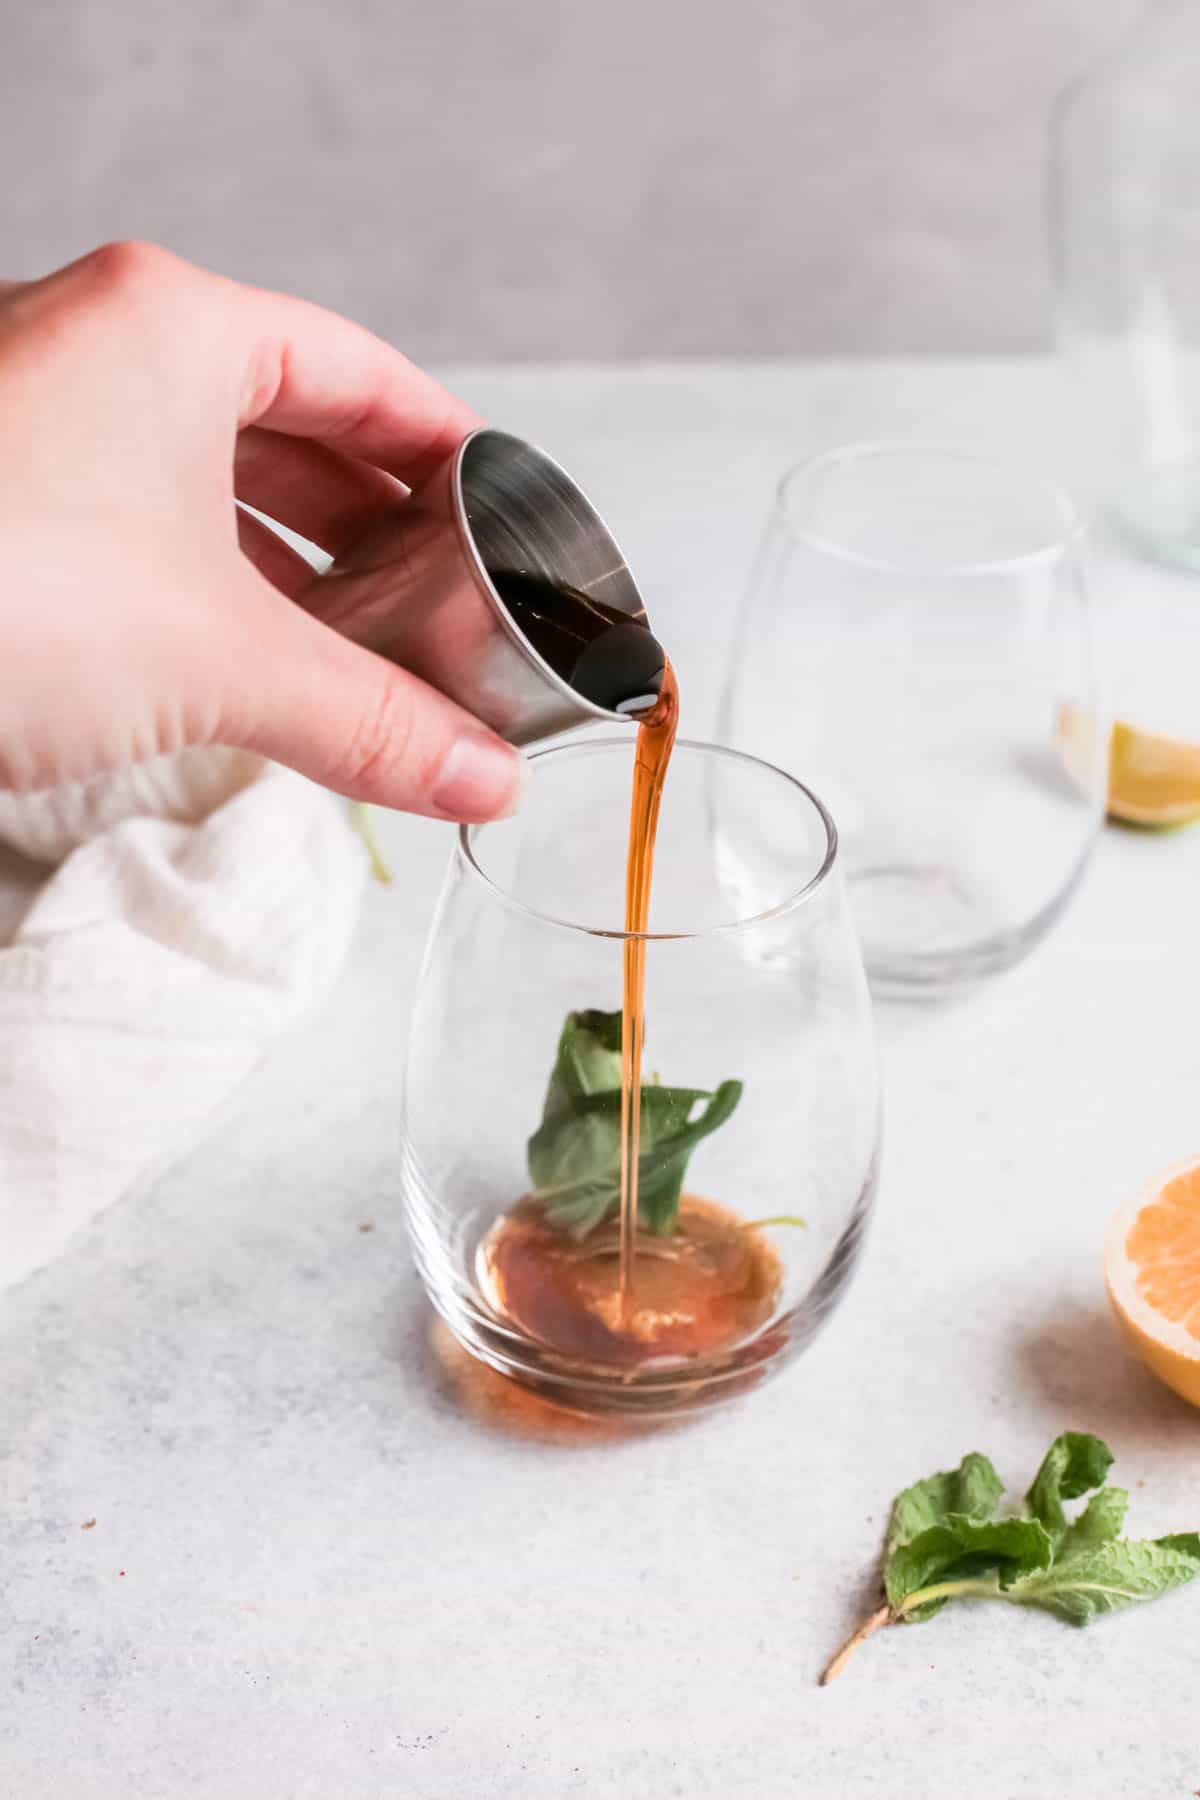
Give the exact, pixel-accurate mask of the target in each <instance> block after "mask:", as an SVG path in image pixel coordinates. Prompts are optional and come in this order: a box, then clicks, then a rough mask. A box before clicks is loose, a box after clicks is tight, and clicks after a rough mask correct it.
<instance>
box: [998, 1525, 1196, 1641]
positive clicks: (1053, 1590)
mask: <svg viewBox="0 0 1200 1800" xmlns="http://www.w3.org/2000/svg"><path fill="white" fill-rule="evenodd" d="M1187 1535H1190V1536H1192V1537H1194V1536H1195V1534H1194V1533H1193V1534H1186V1535H1185V1540H1184V1541H1186V1536H1187ZM1197 1575H1200V1556H1193V1555H1190V1554H1189V1553H1188V1551H1186V1550H1184V1549H1180V1548H1178V1547H1177V1542H1176V1543H1173V1542H1172V1541H1171V1540H1170V1539H1164V1538H1160V1539H1153V1538H1147V1539H1145V1540H1143V1541H1142V1542H1141V1543H1119V1542H1111V1543H1106V1544H1101V1545H1099V1546H1098V1547H1097V1548H1096V1549H1094V1550H1092V1549H1084V1550H1078V1551H1076V1552H1075V1553H1074V1554H1072V1555H1069V1556H1064V1557H1063V1558H1062V1560H1061V1561H1056V1562H1055V1563H1054V1564H1053V1565H1052V1567H1050V1568H1049V1569H1045V1570H1041V1571H1039V1572H1038V1573H1036V1574H1032V1575H1029V1576H1026V1577H1025V1578H1024V1579H1023V1580H1021V1581H1018V1582H1017V1583H1015V1585H1014V1586H1013V1588H1012V1589H1011V1591H1010V1593H1009V1595H1008V1598H1009V1599H1010V1600H1014V1601H1016V1602H1017V1603H1018V1604H1019V1605H1021V1606H1037V1607H1040V1608H1042V1610H1043V1611H1045V1612H1052V1613H1054V1614H1055V1615H1056V1616H1057V1617H1058V1618H1060V1619H1065V1620H1067V1622H1068V1623H1069V1624H1071V1625H1090V1624H1091V1622H1092V1620H1093V1619H1098V1618H1100V1617H1101V1616H1102V1615H1103V1614H1105V1613H1111V1612H1119V1611H1121V1610H1122V1608H1124V1607H1126V1606H1135V1605H1137V1603H1138V1602H1139V1601H1141V1600H1157V1599H1158V1597H1159V1595H1160V1594H1166V1593H1169V1592H1170V1590H1171V1589H1172V1588H1177V1587H1182V1586H1183V1585H1184V1584H1185V1583H1186V1582H1189V1581H1194V1580H1195V1579H1196V1576H1197Z"/></svg>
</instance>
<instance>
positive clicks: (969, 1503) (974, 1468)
mask: <svg viewBox="0 0 1200 1800" xmlns="http://www.w3.org/2000/svg"><path fill="white" fill-rule="evenodd" d="M1003 1492H1004V1483H1003V1482H1002V1481H1001V1479H1000V1477H999V1476H998V1475H997V1473H996V1471H995V1469H994V1468H993V1467H992V1465H991V1463H990V1462H989V1461H988V1459H987V1457H986V1456H981V1455H980V1454H979V1452H978V1451H977V1450H972V1451H971V1452H970V1453H969V1454H968V1455H966V1456H964V1457H963V1459H962V1461H961V1462H960V1463H959V1465H958V1467H957V1469H946V1470H943V1471H942V1472H941V1473H940V1474H937V1475H927V1476H926V1477H925V1480H924V1481H917V1482H914V1483H913V1485H912V1487H909V1488H905V1489H904V1491H903V1493H900V1494H897V1495H896V1498H895V1499H894V1500H893V1501H892V1511H891V1516H890V1518H889V1520H888V1529H887V1538H886V1540H885V1543H884V1547H883V1554H884V1561H885V1562H887V1561H888V1560H889V1559H890V1558H891V1557H892V1555H893V1554H894V1553H895V1551H896V1550H898V1549H899V1548H900V1547H901V1545H903V1544H909V1543H911V1542H912V1540H913V1538H915V1537H916V1536H917V1533H918V1532H921V1531H924V1530H926V1529H927V1527H928V1526H930V1525H941V1524H942V1523H943V1522H944V1521H945V1519H946V1518H947V1516H948V1515H949V1514H950V1513H958V1514H960V1515H961V1516H962V1517H964V1518H967V1519H990V1518H991V1517H992V1515H993V1513H994V1512H995V1510H996V1502H997V1501H998V1500H999V1498H1000V1496H1001V1494H1002V1493H1003Z"/></svg>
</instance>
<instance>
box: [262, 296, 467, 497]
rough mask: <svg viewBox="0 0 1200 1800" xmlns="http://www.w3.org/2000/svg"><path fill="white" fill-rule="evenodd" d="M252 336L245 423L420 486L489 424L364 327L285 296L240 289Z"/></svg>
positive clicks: (409, 484)
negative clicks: (471, 435) (469, 437)
mask: <svg viewBox="0 0 1200 1800" xmlns="http://www.w3.org/2000/svg"><path fill="white" fill-rule="evenodd" d="M235 311H236V313H237V316H238V320H239V325H240V326H241V328H242V329H243V330H244V331H245V332H246V333H247V334H248V335H247V360H246V370H245V381H244V385H243V389H242V397H241V406H240V417H239V421H238V423H239V425H242V426H244V425H264V426H266V427H268V428H269V429H270V430H271V431H280V432H284V433H286V434H288V435H289V436H293V437H306V438H315V439H317V440H318V441H319V442H320V443H323V444H328V445H330V446H331V447H332V448H333V449H336V450H340V451H341V452H342V453H343V454H344V455H346V456H351V457H355V458H357V459H358V460H359V461H361V462H368V463H373V464H374V465H375V466H376V467H377V468H380V469H386V470H387V471H388V473H389V474H391V475H395V476H397V477H398V478H399V479H400V480H401V481H403V482H404V483H405V484H406V485H407V486H408V487H416V486H417V485H419V483H420V482H421V481H422V480H423V479H424V477H425V476H426V475H428V474H430V473H431V472H432V470H433V469H434V468H435V467H436V466H437V464H438V463H440V462H442V461H443V460H444V459H445V458H446V457H448V456H450V455H451V454H452V453H453V451H454V450H456V449H457V448H458V445H459V444H460V443H461V442H462V440H463V438H464V437H466V436H467V434H468V433H469V432H471V431H474V430H475V428H476V427H477V426H479V425H481V424H482V423H483V420H482V419H481V418H480V417H479V415H478V414H477V413H475V412H473V411H472V409H471V408H470V407H469V406H468V405H467V404H466V403H465V401H462V400H459V399H458V398H457V397H456V396H455V395H454V394H452V393H450V391H449V389H447V388H444V387H443V386H442V385H441V383H440V382H438V381H435V380H434V379H433V376H432V375H427V374H426V373H425V371H424V370H423V369H419V368H418V367H417V366H416V364H415V363H411V362H409V360H408V358H407V357H406V356H403V355H401V353H400V351H399V350H395V349H393V348H392V346H391V345H390V344H385V343H384V341H383V339H382V338H377V337H376V336H375V335H374V334H373V333H372V332H370V331H367V330H366V329H365V327H364V326H362V325H355V324H354V323H353V322H352V321H351V320H349V319H344V318H342V317H341V316H340V315H339V314H338V313H333V312H327V311H326V310H325V309H324V308H323V307H320V306H314V305H311V304H310V303H309V302H308V301H307V300H294V299H292V298H290V297H289V296H288V295H286V294H272V293H268V292H266V291H265V290H262V289H257V288H241V289H239V290H238V303H237V306H236V308H235Z"/></svg>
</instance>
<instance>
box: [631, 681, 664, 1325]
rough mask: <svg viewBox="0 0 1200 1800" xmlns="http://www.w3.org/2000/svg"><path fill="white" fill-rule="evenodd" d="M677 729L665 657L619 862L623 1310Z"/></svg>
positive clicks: (641, 734)
mask: <svg viewBox="0 0 1200 1800" xmlns="http://www.w3.org/2000/svg"><path fill="white" fill-rule="evenodd" d="M678 726H679V684H678V683H677V681H676V680H675V671H674V669H673V668H672V667H671V662H670V658H669V657H668V659H667V662H666V665H665V667H664V669H663V678H662V686H661V687H660V688H659V691H658V702H657V704H656V705H655V706H654V707H653V709H652V710H651V711H650V712H648V713H645V714H643V716H642V719H641V721H640V723H639V725H638V734H637V748H636V750H635V752H634V758H633V798H632V800H631V801H630V805H629V850H628V853H627V855H626V858H625V934H626V935H625V950H624V983H623V989H624V991H623V994H622V1001H621V1005H622V1011H621V1211H620V1248H619V1257H620V1262H619V1281H620V1292H621V1307H622V1311H623V1312H628V1311H629V1309H630V1305H631V1301H632V1295H633V1259H634V1256H635V1254H636V1251H637V1217H638V1163H639V1159H640V1156H641V1148H642V1047H643V1045H644V1044H645V1041H646V939H645V932H646V929H647V927H648V925H649V921H650V883H651V881H652V879H653V876H654V846H655V843H656V842H657V839H658V813H659V807H660V806H661V804H662V792H663V784H664V782H665V781H666V779H667V765H668V764H669V762H670V760H671V751H672V750H673V749H674V747H675V733H676V730H677V729H678Z"/></svg>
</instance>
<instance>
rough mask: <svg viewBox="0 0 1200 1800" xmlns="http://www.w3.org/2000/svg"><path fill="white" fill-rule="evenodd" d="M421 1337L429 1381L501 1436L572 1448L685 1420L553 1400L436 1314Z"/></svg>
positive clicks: (623, 1439) (658, 1431) (657, 1431)
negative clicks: (598, 1414)
mask: <svg viewBox="0 0 1200 1800" xmlns="http://www.w3.org/2000/svg"><path fill="white" fill-rule="evenodd" d="M421 1341H422V1347H423V1356H424V1361H425V1365H426V1371H425V1372H426V1374H427V1376H428V1379H429V1381H430V1382H431V1384H432V1385H433V1386H434V1387H435V1388H436V1389H437V1390H438V1392H439V1393H440V1394H441V1395H442V1396H443V1397H444V1398H446V1399H448V1400H449V1401H450V1402H451V1403H452V1404H453V1405H454V1406H455V1407H456V1408H457V1409H458V1410H459V1411H460V1412H461V1413H463V1414H464V1416H465V1417H467V1418H469V1419H471V1420H473V1421H474V1422H475V1423H476V1424H477V1425H482V1426H483V1427H485V1429H487V1430H489V1431H495V1432H498V1433H500V1434H501V1435H502V1436H504V1437H509V1438H521V1439H523V1440H525V1441H526V1442H529V1443H538V1444H552V1445H555V1446H556V1447H560V1448H565V1449H576V1448H586V1447H588V1446H590V1445H593V1444H615V1443H625V1442H629V1441H631V1440H632V1439H635V1438H642V1437H647V1436H650V1435H651V1434H653V1435H655V1436H657V1435H660V1434H661V1433H663V1432H665V1431H678V1430H680V1429H682V1425H683V1421H681V1422H680V1423H679V1424H674V1423H672V1422H658V1421H653V1422H648V1423H638V1422H636V1421H635V1422H631V1421H627V1420H623V1419H603V1418H595V1419H593V1418H589V1417H587V1415H586V1414H583V1413H576V1412H570V1411H568V1410H567V1408H565V1407H561V1406H555V1405H554V1404H553V1403H552V1402H551V1401H549V1400H543V1399H542V1398H541V1396H540V1395H538V1394H534V1393H531V1392H530V1391H529V1389H528V1388H523V1387H520V1386H518V1384H517V1383H516V1382H515V1381H510V1380H509V1379H508V1377H507V1376H505V1375H501V1374H499V1373H498V1372H497V1370H495V1369H490V1368H488V1366H487V1364H486V1363H481V1362H477V1361H476V1359H475V1358H474V1357H473V1356H470V1355H468V1353H467V1352H466V1351H465V1350H464V1349H463V1347H462V1345H461V1344H460V1343H459V1342H458V1340H457V1339H456V1338H455V1337H454V1336H453V1335H452V1333H451V1332H450V1330H449V1329H448V1328H447V1326H445V1325H444V1324H443V1323H442V1321H441V1319H439V1318H437V1317H436V1315H435V1316H434V1317H433V1318H432V1319H431V1320H430V1322H429V1326H428V1329H427V1331H426V1332H425V1333H424V1334H423V1338H422V1340H421Z"/></svg>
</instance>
